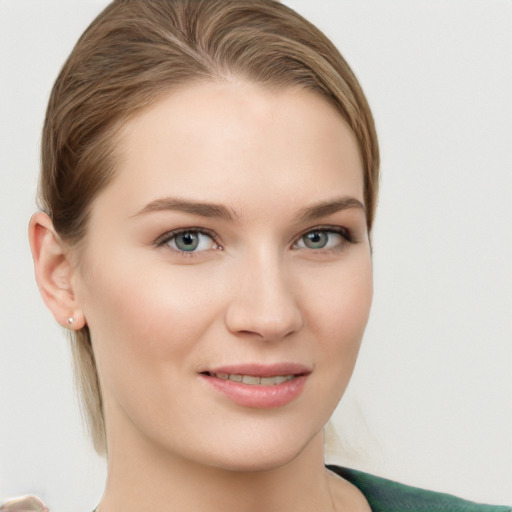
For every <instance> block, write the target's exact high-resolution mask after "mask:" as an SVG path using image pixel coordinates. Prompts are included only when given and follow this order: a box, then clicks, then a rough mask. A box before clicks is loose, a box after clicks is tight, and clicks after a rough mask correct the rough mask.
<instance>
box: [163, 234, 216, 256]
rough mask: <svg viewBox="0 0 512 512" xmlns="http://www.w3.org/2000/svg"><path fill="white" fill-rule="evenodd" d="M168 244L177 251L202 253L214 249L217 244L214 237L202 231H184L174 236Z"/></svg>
mask: <svg viewBox="0 0 512 512" xmlns="http://www.w3.org/2000/svg"><path fill="white" fill-rule="evenodd" d="M167 244H168V245H169V246H170V247H171V248H172V249H174V250H176V251H181V252H200V251H207V250H209V249H213V248H214V247H215V246H216V244H215V242H214V241H213V239H212V237H211V236H209V235H207V234H206V233H201V232H200V231H183V232H181V233H177V234H175V235H173V236H172V237H171V238H170V239H169V240H168V242H167Z"/></svg>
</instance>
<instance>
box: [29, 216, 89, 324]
mask: <svg viewBox="0 0 512 512" xmlns="http://www.w3.org/2000/svg"><path fill="white" fill-rule="evenodd" d="M29 241H30V248H31V250H32V258H33V260H34V273H35V277H36V282H37V286H38V288H39V292H40V293H41V297H42V298H43V301H44V303H45V304H46V306H47V307H48V309H49V310H50V311H51V312H52V313H53V316H54V317H55V319H56V320H57V322H58V323H59V324H60V325H62V326H64V327H67V328H68V329H73V330H78V329H81V328H82V327H83V326H84V325H85V318H84V315H83V313H82V311H81V310H80V308H79V305H78V303H77V297H76V293H75V289H74V274H75V268H74V265H73V264H72V261H71V259H70V251H69V247H68V246H67V244H66V243H65V242H64V241H63V240H62V239H61V238H60V237H59V235H58V234H57V232H56V231H55V228H54V227H53V222H52V220H51V219H50V217H49V216H48V215H47V214H46V213H44V212H37V213H35V214H34V215H33V216H32V218H31V219H30V224H29ZM71 318H72V319H73V320H72V321H70V320H69V319H71Z"/></svg>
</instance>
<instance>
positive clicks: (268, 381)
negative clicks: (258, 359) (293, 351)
mask: <svg viewBox="0 0 512 512" xmlns="http://www.w3.org/2000/svg"><path fill="white" fill-rule="evenodd" d="M212 375H213V376H215V377H217V378H218V379H222V380H232V381H234V382H242V383H243V384H249V385H251V386H275V385H277V384H282V383H283V382H286V381H288V380H292V379H293V378H294V377H295V375H276V376H275V377H255V376H254V375H235V374H233V375H231V374H228V373H213V374H212Z"/></svg>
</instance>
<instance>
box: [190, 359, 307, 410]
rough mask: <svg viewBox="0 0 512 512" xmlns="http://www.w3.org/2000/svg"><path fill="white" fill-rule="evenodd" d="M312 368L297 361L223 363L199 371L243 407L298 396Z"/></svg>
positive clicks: (275, 403)
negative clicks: (234, 364)
mask: <svg viewBox="0 0 512 512" xmlns="http://www.w3.org/2000/svg"><path fill="white" fill-rule="evenodd" d="M310 374H311V370H310V369H308V368H306V367H305V366H302V365H297V364H276V365H237V366H229V367H227V366H224V367H222V368H216V369H213V370H207V371H203V372H201V373H200V374H199V375H200V377H201V378H202V380H204V382H205V383H207V384H208V386H209V387H210V389H213V390H214V392H215V393H216V394H219V395H220V396H223V397H224V398H227V399H228V400H229V401H230V402H233V403H235V404H237V405H240V406H243V407H250V408H257V409H273V408H276V407H282V406H284V405H287V404H289V403H290V402H293V401H294V400H295V399H297V398H298V397H299V396H300V395H301V393H302V391H303V389H304V386H305V385H306V381H307V379H308V377H309V375H310Z"/></svg>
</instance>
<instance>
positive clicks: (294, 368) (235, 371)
mask: <svg viewBox="0 0 512 512" xmlns="http://www.w3.org/2000/svg"><path fill="white" fill-rule="evenodd" d="M201 373H209V374H216V373H227V374H228V375H250V376H252V377H277V376H279V375H308V374H310V373H311V369H310V368H308V367H307V366H305V365H303V364H300V363H273V364H261V363H249V364H234V365H226V366H216V367H214V368H208V369H205V370H203V371H202V372H201Z"/></svg>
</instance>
